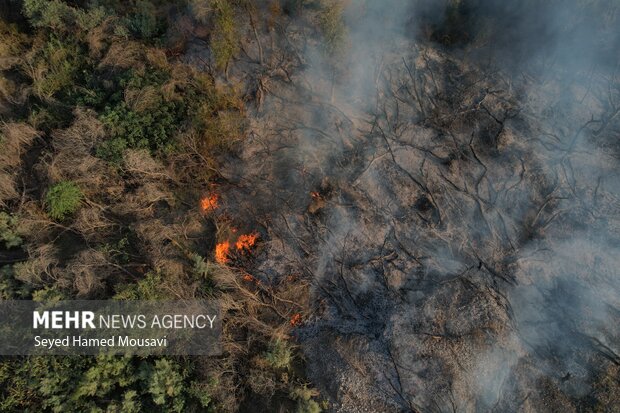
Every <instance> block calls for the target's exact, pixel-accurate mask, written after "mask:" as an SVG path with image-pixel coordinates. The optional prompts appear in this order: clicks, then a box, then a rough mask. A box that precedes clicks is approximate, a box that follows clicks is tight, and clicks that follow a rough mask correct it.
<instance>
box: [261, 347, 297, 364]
mask: <svg viewBox="0 0 620 413" xmlns="http://www.w3.org/2000/svg"><path fill="white" fill-rule="evenodd" d="M264 357H265V360H267V362H268V363H269V364H270V365H271V367H273V368H276V369H284V368H286V369H288V368H289V367H290V366H291V361H292V359H293V353H292V351H291V348H290V347H289V346H288V345H287V344H286V342H284V341H282V340H276V341H275V342H274V343H273V344H271V345H270V348H269V351H267V352H265V354H264Z"/></svg>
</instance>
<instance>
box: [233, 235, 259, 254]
mask: <svg viewBox="0 0 620 413" xmlns="http://www.w3.org/2000/svg"><path fill="white" fill-rule="evenodd" d="M257 239H258V234H257V233H253V234H244V235H239V238H237V242H236V243H235V246H236V247H237V250H238V251H242V250H249V249H250V248H252V247H253V246H254V244H256V240H257Z"/></svg>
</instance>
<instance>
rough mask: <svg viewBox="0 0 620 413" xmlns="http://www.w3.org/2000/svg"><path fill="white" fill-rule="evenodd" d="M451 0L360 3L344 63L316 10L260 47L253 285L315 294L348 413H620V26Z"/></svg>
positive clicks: (331, 389)
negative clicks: (444, 0)
mask: <svg viewBox="0 0 620 413" xmlns="http://www.w3.org/2000/svg"><path fill="white" fill-rule="evenodd" d="M438 3H441V2H438ZM453 3H454V4H455V5H453V6H446V4H442V5H438V4H433V3H432V2H428V3H424V2H417V3H415V2H413V3H410V2H404V1H395V0H390V1H387V2H378V1H377V2H373V1H367V2H351V3H350V4H349V5H348V6H347V8H346V9H345V10H344V24H345V27H346V34H345V36H344V40H343V44H344V45H343V46H342V47H341V48H340V49H339V50H336V51H335V52H333V53H331V54H330V53H329V52H326V51H325V47H324V45H325V39H324V38H321V36H320V35H319V34H317V29H316V27H315V26H316V25H315V23H316V22H317V19H319V18H320V17H319V16H316V15H313V14H312V12H311V11H306V12H305V14H304V15H298V16H293V17H291V18H290V19H289V21H288V23H287V24H286V25H282V26H278V27H277V28H276V29H274V30H272V31H271V32H270V33H268V34H261V35H260V36H261V37H258V36H257V38H256V39H255V38H253V37H252V36H248V38H247V39H246V41H245V44H244V47H243V50H244V53H245V58H244V57H242V58H240V59H239V60H238V61H237V62H235V63H234V64H232V65H231V67H230V68H229V76H230V78H231V79H237V80H240V81H243V82H245V83H246V84H248V85H249V86H248V90H249V92H248V93H249V95H251V96H252V99H253V101H254V102H255V109H253V113H251V114H250V118H251V124H250V127H249V129H248V137H247V140H246V141H245V143H244V144H243V146H242V149H241V151H240V153H239V154H238V157H234V158H231V159H229V160H228V161H227V166H226V170H225V173H224V176H225V178H226V179H227V182H228V183H227V184H226V185H225V187H224V189H223V197H224V200H225V202H226V204H227V206H228V207H229V209H230V210H234V211H237V212H238V215H241V218H240V219H245V220H246V221H247V222H246V223H245V224H246V225H253V226H259V227H260V228H262V230H261V238H262V240H263V243H262V247H261V248H262V251H261V253H260V256H259V259H258V263H257V268H256V271H255V276H257V277H259V278H260V280H261V281H262V282H263V283H265V284H267V285H268V284H269V283H277V282H279V280H281V279H283V278H285V277H288V276H290V275H293V276H295V277H296V278H295V279H299V280H303V281H304V282H307V283H309V284H310V286H311V288H310V290H309V291H310V292H309V294H310V296H309V297H308V302H310V303H311V304H310V308H308V309H307V311H305V312H304V314H303V320H304V321H303V324H302V325H301V326H300V327H298V328H296V329H295V331H296V333H295V340H296V342H297V343H298V344H299V346H300V348H301V351H302V353H303V355H304V357H305V365H306V369H307V375H308V378H309V379H310V380H311V381H312V383H313V385H314V386H316V387H317V388H318V389H319V390H321V395H322V397H326V398H328V400H329V401H330V406H331V409H332V410H333V411H336V412H412V411H415V412H417V411H422V412H474V411H495V412H511V411H526V412H558V411H565V412H569V411H601V412H617V411H620V385H619V384H620V378H619V377H620V376H619V366H620V327H619V326H620V323H619V322H620V279H619V278H618V275H619V272H618V268H620V258H619V257H620V255H619V254H618V252H620V199H619V196H620V181H619V179H618V165H619V164H618V157H619V155H620V146H619V145H620V143H619V141H618V139H619V136H620V115H618V113H619V111H620V79H619V78H618V76H620V71H619V68H620V66H619V63H620V61H619V60H618V59H619V56H620V53H619V52H620V48H619V47H618V45H619V42H618V39H619V35H618V32H619V30H620V29H618V28H617V26H616V25H615V24H613V22H614V21H616V20H615V18H614V17H610V14H611V12H609V10H613V13H620V10H618V6H617V5H615V4H614V2H608V3H609V4H608V6H609V9H605V10H607V11H606V12H605V13H603V14H600V11H599V10H598V9H595V8H594V6H588V5H584V3H586V2H576V1H569V2H548V4H547V3H545V4H539V3H538V2H523V3H519V4H517V3H518V2H507V3H505V2H500V1H472V2H453ZM595 3H596V2H595ZM450 7H453V8H454V7H456V9H455V10H454V14H450V13H449V12H447V11H446V8H448V9H450ZM459 7H461V8H459ZM588 7H590V8H588ZM601 10H603V9H602V8H601ZM605 19H608V20H605ZM256 40H259V41H260V42H261V44H262V46H261V50H260V53H261V59H263V56H262V54H263V53H264V60H265V61H266V62H267V64H266V65H265V66H261V65H258V64H256V61H257V59H256V58H255V56H258V53H259V49H258V46H257V42H256ZM263 49H264V50H263ZM194 53H195V54H197V55H198V54H200V53H201V49H200V46H199V45H197V46H196V50H195V51H194ZM188 58H190V59H191V58H192V54H191V53H190V54H189V55H188ZM265 67H268V69H265Z"/></svg>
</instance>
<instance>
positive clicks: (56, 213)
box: [45, 181, 83, 221]
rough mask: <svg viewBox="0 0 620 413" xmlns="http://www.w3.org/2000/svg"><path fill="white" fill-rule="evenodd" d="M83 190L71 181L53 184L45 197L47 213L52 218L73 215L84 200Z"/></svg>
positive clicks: (61, 218)
mask: <svg viewBox="0 0 620 413" xmlns="http://www.w3.org/2000/svg"><path fill="white" fill-rule="evenodd" d="M82 198H83V195H82V190H81V189H80V187H78V186H77V185H76V184H75V183H73V182H71V181H62V182H59V183H57V184H56V185H54V186H52V187H51V188H50V189H49V191H48V192H47V195H46V197H45V201H46V203H47V213H48V214H49V216H50V217H51V218H52V219H55V220H59V221H60V220H63V219H65V218H66V217H68V216H69V215H72V214H73V213H74V212H75V211H77V209H78V208H79V206H80V204H81V202H82Z"/></svg>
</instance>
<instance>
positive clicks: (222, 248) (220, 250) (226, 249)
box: [215, 241, 230, 264]
mask: <svg viewBox="0 0 620 413" xmlns="http://www.w3.org/2000/svg"><path fill="white" fill-rule="evenodd" d="M229 253H230V242H228V241H225V242H221V243H219V244H217V245H216V246H215V261H217V262H218V263H220V264H226V263H227V262H228V261H230V258H228V254H229Z"/></svg>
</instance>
